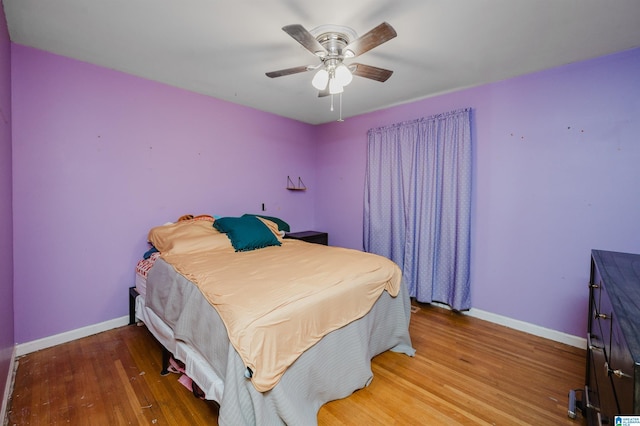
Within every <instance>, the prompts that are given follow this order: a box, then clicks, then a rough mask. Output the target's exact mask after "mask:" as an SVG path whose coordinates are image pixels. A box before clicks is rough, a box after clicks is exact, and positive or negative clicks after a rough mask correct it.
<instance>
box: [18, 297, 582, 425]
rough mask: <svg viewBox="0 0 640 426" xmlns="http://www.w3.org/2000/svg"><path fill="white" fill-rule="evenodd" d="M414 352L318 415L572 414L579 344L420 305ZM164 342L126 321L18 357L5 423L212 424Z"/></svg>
mask: <svg viewBox="0 0 640 426" xmlns="http://www.w3.org/2000/svg"><path fill="white" fill-rule="evenodd" d="M411 337H412V341H413V345H414V347H415V349H416V350H417V354H416V356H415V357H414V358H410V357H408V356H406V355H403V354H397V353H391V352H385V353H383V354H381V355H379V356H377V357H375V358H374V360H373V365H372V368H373V373H374V378H373V381H372V383H371V385H369V387H367V388H365V389H361V390H359V391H356V392H355V393H354V394H353V395H351V396H349V397H348V398H345V399H342V400H338V401H333V402H330V403H328V404H326V405H324V406H323V407H322V408H321V409H320V412H319V414H318V423H319V425H416V424H423V425H509V426H513V425H534V426H547V425H574V426H582V425H584V424H586V423H585V421H584V419H582V418H581V417H580V416H579V417H578V419H576V420H571V419H569V418H568V417H567V395H568V392H569V389H575V388H580V387H582V386H583V381H584V370H585V364H584V359H585V351H584V350H581V349H577V348H574V347H571V346H567V345H563V344H560V343H556V342H553V341H549V340H546V339H542V338H539V337H535V336H532V335H529V334H526V333H521V332H518V331H514V330H511V329H509V328H506V327H502V326H499V325H496V324H492V323H489V322H486V321H483V320H480V319H477V318H472V317H468V316H465V315H460V314H456V313H453V312H451V311H448V310H445V309H442V308H438V307H434V306H429V305H420V310H419V311H418V312H416V313H414V314H412V317H411ZM160 364H161V351H160V346H159V344H158V343H157V342H156V341H155V339H154V338H153V337H152V336H151V334H150V333H149V332H148V331H147V329H146V328H145V327H144V326H138V327H137V326H126V327H122V328H119V329H115V330H111V331H107V332H104V333H100V334H98V335H95V336H90V337H86V338H83V339H79V340H77V341H74V342H70V343H66V344H63V345H59V346H56V347H53V348H49V349H44V350H42V351H38V352H35V353H32V354H28V355H26V356H23V357H21V358H19V359H18V368H17V373H16V380H15V386H14V390H13V395H12V398H11V401H10V405H9V407H10V408H9V413H8V424H9V425H56V424H71V425H125V424H132V425H136V424H139V425H152V424H157V425H205V424H207V425H211V424H216V423H217V422H216V420H217V414H218V407H217V406H216V404H214V403H212V402H205V401H201V400H199V399H196V398H194V397H193V396H192V394H191V392H189V391H188V390H187V389H185V388H184V387H183V386H182V385H181V384H179V383H178V381H177V379H178V376H177V375H175V374H171V375H169V376H166V377H161V376H160V375H159V371H160Z"/></svg>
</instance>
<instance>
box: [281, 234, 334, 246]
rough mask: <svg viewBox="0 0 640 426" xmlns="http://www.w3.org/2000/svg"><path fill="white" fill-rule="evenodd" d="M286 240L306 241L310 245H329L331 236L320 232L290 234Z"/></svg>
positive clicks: (286, 235)
mask: <svg viewBox="0 0 640 426" xmlns="http://www.w3.org/2000/svg"><path fill="white" fill-rule="evenodd" d="M284 237H285V238H293V239H296V240H302V241H306V242H308V243H316V244H323V245H325V246H326V245H328V244H329V234H327V233H326V232H318V231H302V232H289V233H287V234H285V235H284Z"/></svg>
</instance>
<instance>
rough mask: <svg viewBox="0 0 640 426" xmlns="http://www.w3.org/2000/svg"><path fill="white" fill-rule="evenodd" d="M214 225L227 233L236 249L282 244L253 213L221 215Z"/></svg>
mask: <svg viewBox="0 0 640 426" xmlns="http://www.w3.org/2000/svg"><path fill="white" fill-rule="evenodd" d="M213 227H214V228H216V229H217V230H218V231H220V232H224V233H226V234H227V237H229V240H231V244H232V245H233V248H234V249H235V250H236V251H250V250H255V249H259V248H264V247H269V246H279V245H281V244H282V243H280V241H278V239H277V238H276V236H275V235H273V232H271V230H270V229H269V228H268V227H267V225H265V224H264V223H263V222H261V221H260V219H258V218H257V217H255V216H252V215H245V216H242V217H221V218H220V219H216V220H215V222H213Z"/></svg>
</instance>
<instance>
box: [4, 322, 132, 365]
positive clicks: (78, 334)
mask: <svg viewBox="0 0 640 426" xmlns="http://www.w3.org/2000/svg"><path fill="white" fill-rule="evenodd" d="M127 324H129V316H128V315H126V316H124V317H120V318H114V319H112V320H109V321H105V322H101V323H98V324H93V325H89V326H86V327H82V328H78V329H75V330H71V331H67V332H64V333H60V334H56V335H53V336H49V337H44V338H42V339H38V340H33V341H31V342H27V343H20V344H18V345H16V356H22V355H26V354H28V353H31V352H35V351H39V350H40V349H46V348H50V347H52V346H56V345H59V344H62V343H67V342H70V341H72V340H76V339H81V338H83V337H87V336H91V335H93V334H98V333H102V332H103V331H107V330H111V329H113V328H118V327H122V326H123V325H127Z"/></svg>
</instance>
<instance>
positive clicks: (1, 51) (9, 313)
mask: <svg viewBox="0 0 640 426" xmlns="http://www.w3.org/2000/svg"><path fill="white" fill-rule="evenodd" d="M11 194H12V189H11V49H10V42H9V32H8V31H7V21H6V19H5V16H4V8H2V6H1V5H0V253H1V254H2V255H0V397H2V392H3V390H4V388H5V385H6V381H7V378H8V377H9V374H8V373H9V364H10V361H11V356H12V355H13V347H14V343H15V338H14V330H13V226H12V214H13V213H12V195H11ZM7 396H8V395H7Z"/></svg>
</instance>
